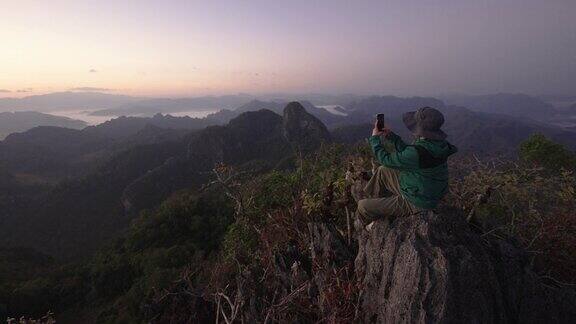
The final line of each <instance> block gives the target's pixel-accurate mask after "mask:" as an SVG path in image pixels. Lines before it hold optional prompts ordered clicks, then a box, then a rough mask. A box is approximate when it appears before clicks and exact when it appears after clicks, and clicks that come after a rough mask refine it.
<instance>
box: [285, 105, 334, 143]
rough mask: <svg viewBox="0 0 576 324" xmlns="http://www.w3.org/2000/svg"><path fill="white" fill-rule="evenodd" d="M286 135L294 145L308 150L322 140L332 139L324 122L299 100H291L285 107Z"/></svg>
mask: <svg viewBox="0 0 576 324" xmlns="http://www.w3.org/2000/svg"><path fill="white" fill-rule="evenodd" d="M283 126H284V129H283V132H284V137H285V138H286V139H287V140H288V142H290V143H292V145H294V146H297V147H298V148H299V149H301V150H304V151H308V150H311V149H314V148H316V147H318V146H319V145H320V143H322V142H327V141H330V133H329V132H328V129H327V128H326V126H324V124H323V123H322V122H321V121H320V120H319V119H318V118H316V117H314V116H313V115H311V114H309V113H308V112H306V109H305V108H304V107H303V106H302V105H301V104H300V103H299V102H291V103H289V104H288V105H287V106H286V108H284V120H283Z"/></svg>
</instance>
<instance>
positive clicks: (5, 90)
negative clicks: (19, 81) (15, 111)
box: [0, 89, 12, 92]
mask: <svg viewBox="0 0 576 324" xmlns="http://www.w3.org/2000/svg"><path fill="white" fill-rule="evenodd" d="M0 92H12V91H10V90H8V89H0Z"/></svg>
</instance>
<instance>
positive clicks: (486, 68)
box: [0, 0, 576, 97]
mask: <svg viewBox="0 0 576 324" xmlns="http://www.w3.org/2000/svg"><path fill="white" fill-rule="evenodd" d="M0 7H1V8H2V9H1V11H0V97H21V96H26V95H31V94H40V93H48V92H56V91H67V90H87V91H97V90H100V91H104V92H110V93H123V94H131V95H143V96H190V95H205V94H229V93H238V92H245V93H252V94H259V93H270V92H287V93H290V92H294V93H312V92H318V93H320V92H321V93H334V94H337V93H356V94H395V95H436V94H452V93H464V94H484V93H495V92H524V93H529V94H576V19H574V14H575V13H576V1H575V0H420V1H411V0H374V1H368V0H355V1H351V0H348V1H339V0H331V1H320V0H317V1H314V0H306V1H300V0H290V1H271V0H267V1H265V0H262V1H261V0H235V1H231V0H230V1H224V0H221V1H218V0H210V1H208V0H207V1H192V0H189V1H184V0H162V1H148V0H138V1H133V0H122V1H118V0H97V1H83V0H69V1H67V0H49V1H46V0H39V1H32V0H13V1H12V0H0Z"/></svg>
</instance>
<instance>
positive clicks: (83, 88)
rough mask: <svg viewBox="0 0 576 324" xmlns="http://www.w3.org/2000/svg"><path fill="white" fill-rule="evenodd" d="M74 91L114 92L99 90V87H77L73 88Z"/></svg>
mask: <svg viewBox="0 0 576 324" xmlns="http://www.w3.org/2000/svg"><path fill="white" fill-rule="evenodd" d="M70 90H72V91H114V89H110V88H98V87H76V88H71V89H70Z"/></svg>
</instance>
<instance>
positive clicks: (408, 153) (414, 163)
mask: <svg viewBox="0 0 576 324" xmlns="http://www.w3.org/2000/svg"><path fill="white" fill-rule="evenodd" d="M381 137H385V138H386V140H388V141H390V142H391V143H393V144H394V147H395V152H388V151H386V149H385V147H384V145H382V141H381ZM368 141H369V142H370V146H371V147H372V151H373V152H374V155H375V156H376V159H377V160H378V161H379V162H380V163H381V164H382V165H384V166H386V167H389V168H394V169H404V170H409V169H415V168H418V152H417V151H416V150H415V149H414V148H409V146H408V145H406V143H404V141H403V140H402V139H401V138H400V136H398V135H396V134H394V133H393V132H392V131H391V130H390V129H389V128H384V129H383V130H379V129H378V127H377V126H376V124H375V125H374V129H373V130H372V136H371V137H370V138H369V139H368Z"/></svg>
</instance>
